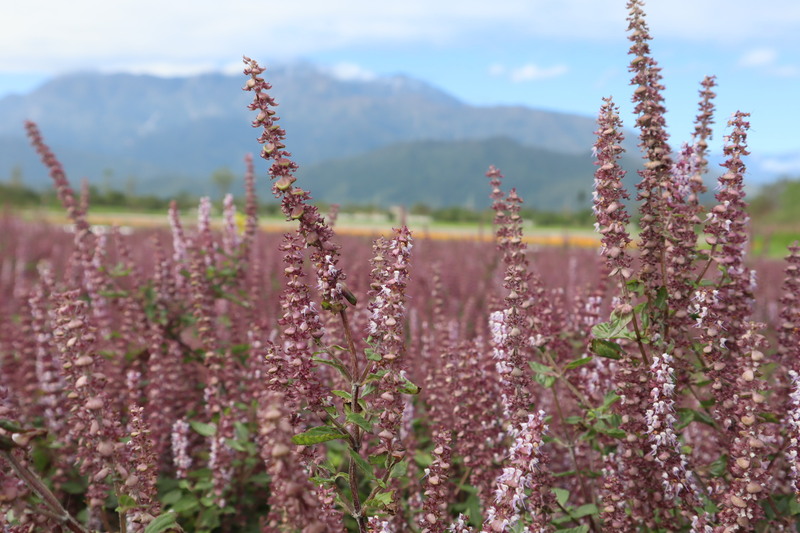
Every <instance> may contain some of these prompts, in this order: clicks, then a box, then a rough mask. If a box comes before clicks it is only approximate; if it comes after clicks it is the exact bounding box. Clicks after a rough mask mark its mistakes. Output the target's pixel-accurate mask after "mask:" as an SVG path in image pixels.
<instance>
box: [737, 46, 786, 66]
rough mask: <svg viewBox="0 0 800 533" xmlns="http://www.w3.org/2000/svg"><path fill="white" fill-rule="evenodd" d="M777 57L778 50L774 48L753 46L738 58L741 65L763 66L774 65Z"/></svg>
mask: <svg viewBox="0 0 800 533" xmlns="http://www.w3.org/2000/svg"><path fill="white" fill-rule="evenodd" d="M777 59H778V51H777V50H775V49H774V48H754V49H752V50H749V51H747V52H745V54H744V55H743V56H742V57H741V58H740V59H739V65H740V66H742V67H764V66H771V65H774V64H775V62H776V61H777Z"/></svg>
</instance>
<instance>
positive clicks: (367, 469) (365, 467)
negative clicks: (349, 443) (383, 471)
mask: <svg viewBox="0 0 800 533" xmlns="http://www.w3.org/2000/svg"><path fill="white" fill-rule="evenodd" d="M347 451H349V452H350V458H351V459H352V460H353V461H354V462H355V463H356V466H358V468H359V469H361V470H362V471H363V472H364V473H365V474H366V475H367V477H368V478H369V479H373V478H374V477H375V473H374V472H373V471H372V465H371V464H369V463H368V462H366V461H365V460H364V458H363V457H361V456H360V455H359V454H358V452H357V451H355V450H353V449H352V448H348V449H347Z"/></svg>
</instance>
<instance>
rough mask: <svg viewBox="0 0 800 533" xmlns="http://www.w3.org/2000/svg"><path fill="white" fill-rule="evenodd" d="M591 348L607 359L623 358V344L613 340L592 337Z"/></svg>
mask: <svg viewBox="0 0 800 533" xmlns="http://www.w3.org/2000/svg"><path fill="white" fill-rule="evenodd" d="M591 350H592V352H594V353H595V354H597V355H599V356H600V357H605V358H606V359H615V360H617V359H622V353H621V352H622V346H620V345H619V344H617V343H616V342H613V341H607V340H604V339H592V344H591Z"/></svg>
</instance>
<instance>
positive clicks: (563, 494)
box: [550, 487, 569, 507]
mask: <svg viewBox="0 0 800 533" xmlns="http://www.w3.org/2000/svg"><path fill="white" fill-rule="evenodd" d="M550 490H551V491H552V492H553V494H555V495H556V501H557V502H558V504H559V505H560V506H561V507H564V506H566V505H567V500H569V491H568V490H566V489H560V488H558V487H554V488H552V489H550Z"/></svg>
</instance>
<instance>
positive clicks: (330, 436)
mask: <svg viewBox="0 0 800 533" xmlns="http://www.w3.org/2000/svg"><path fill="white" fill-rule="evenodd" d="M345 437H346V435H345V434H344V433H342V432H341V431H339V430H338V429H336V428H333V427H330V426H318V427H315V428H311V429H309V430H308V431H305V432H303V433H298V434H297V435H295V436H294V437H292V442H293V443H295V444H299V445H301V446H310V445H312V444H319V443H321V442H327V441H329V440H335V439H343V438H345Z"/></svg>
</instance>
